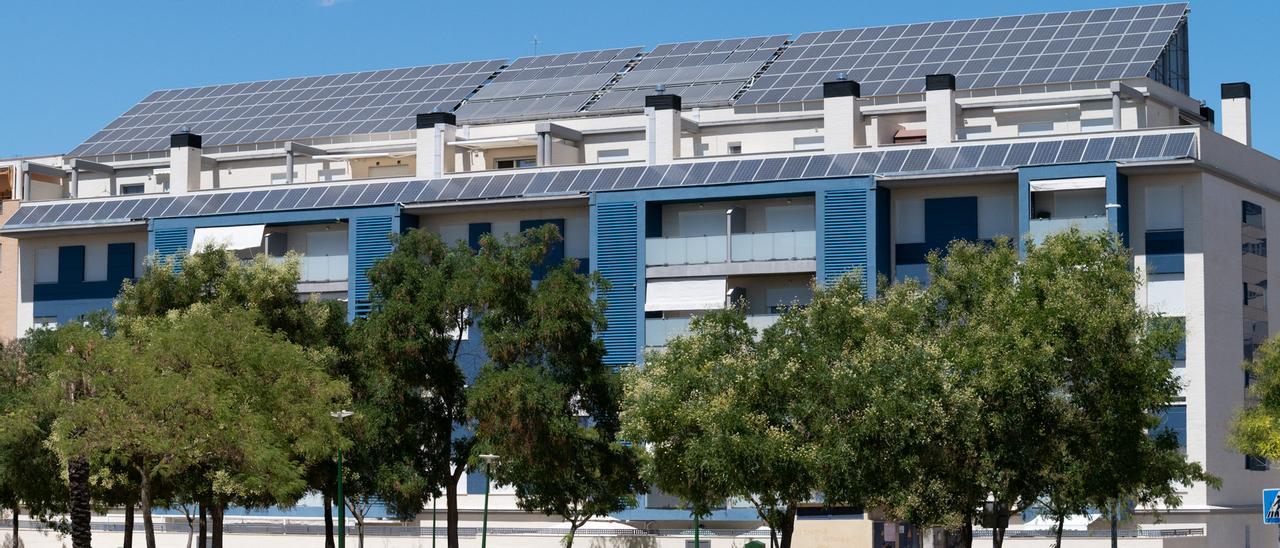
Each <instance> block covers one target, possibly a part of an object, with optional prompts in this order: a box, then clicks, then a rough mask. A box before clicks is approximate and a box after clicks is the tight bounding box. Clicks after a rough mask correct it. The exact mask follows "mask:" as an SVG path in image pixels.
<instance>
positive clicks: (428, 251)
mask: <svg viewBox="0 0 1280 548" xmlns="http://www.w3.org/2000/svg"><path fill="white" fill-rule="evenodd" d="M394 240H395V249H394V251H392V252H391V254H390V255H388V256H387V257H386V258H385V259H383V260H381V261H379V262H378V263H377V264H375V265H374V267H373V268H372V269H370V270H369V280H370V282H371V283H372V285H373V292H372V294H373V299H374V302H373V310H372V312H371V313H370V314H369V315H368V317H366V318H363V319H360V320H357V322H356V325H355V327H354V331H355V336H356V338H357V342H356V343H355V344H354V345H353V349H354V351H355V352H356V357H355V362H356V363H357V364H359V365H360V369H361V373H360V382H359V383H357V384H358V389H357V397H358V398H359V399H360V400H362V401H364V402H368V404H369V407H366V408H365V413H369V414H370V416H367V417H366V419H365V426H366V427H367V428H369V429H371V430H370V432H369V433H368V434H367V435H369V436H372V437H374V438H376V439H378V440H380V441H381V442H382V450H383V451H384V453H383V455H382V456H381V457H380V462H377V463H374V464H373V465H372V466H373V467H374V468H375V469H376V472H374V474H375V475H377V476H378V477H379V478H380V479H379V480H378V483H379V484H380V485H382V486H385V487H388V488H389V489H388V490H387V491H384V492H383V493H382V494H383V495H384V496H385V498H386V499H388V500H391V501H395V502H396V503H397V504H398V505H399V507H400V508H401V509H403V510H412V511H415V512H416V511H417V510H418V509H420V508H422V507H423V506H424V505H425V504H426V501H427V500H428V499H429V498H432V497H434V496H436V494H437V493H439V492H440V491H441V490H443V491H444V492H445V496H446V498H447V501H448V502H447V505H448V513H447V518H446V519H447V523H448V543H449V548H458V533H457V529H458V491H457V484H458V481H459V480H460V479H461V476H462V474H463V472H464V470H465V467H466V464H467V461H468V459H469V457H470V453H471V445H472V441H473V440H472V438H471V436H470V435H469V434H468V433H467V427H468V426H469V425H468V421H467V394H466V384H467V378H466V375H465V373H464V372H463V369H462V363H461V359H462V349H463V343H464V342H465V341H464V339H463V334H464V333H466V332H467V330H468V328H469V327H470V324H471V314H472V313H474V312H478V311H479V310H481V308H482V306H483V303H482V301H481V298H480V283H481V280H482V279H483V277H484V275H485V274H484V272H482V271H480V269H479V268H478V263H477V260H476V254H475V252H474V251H473V250H471V249H470V248H468V247H466V246H465V245H461V244H460V245H457V246H453V247H450V246H447V245H445V243H444V242H443V241H441V240H440V238H439V237H438V236H436V235H434V234H432V233H430V232H427V231H424V230H410V231H408V232H407V233H406V234H404V235H403V236H397V237H395V238H394ZM357 412H359V410H357ZM357 416H359V415H357ZM455 432H456V435H455Z"/></svg>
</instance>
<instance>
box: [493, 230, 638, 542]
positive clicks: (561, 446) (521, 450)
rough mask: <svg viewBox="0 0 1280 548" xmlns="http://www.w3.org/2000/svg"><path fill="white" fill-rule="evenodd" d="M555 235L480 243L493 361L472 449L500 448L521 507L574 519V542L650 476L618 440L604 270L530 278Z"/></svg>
mask: <svg viewBox="0 0 1280 548" xmlns="http://www.w3.org/2000/svg"><path fill="white" fill-rule="evenodd" d="M559 237H560V236H559V234H557V233H555V227H553V226H547V227H543V228H542V229H537V230H531V231H528V232H526V233H525V234H522V235H519V236H516V237H512V238H510V239H508V240H507V241H506V242H499V241H497V240H496V239H494V238H486V239H485V240H484V241H483V244H482V247H481V250H480V252H479V257H478V259H479V262H480V263H481V265H482V268H483V270H484V272H485V273H486V275H487V282H486V284H485V285H484V288H485V290H484V291H483V294H484V295H485V296H486V297H487V298H486V299H485V300H486V303H487V306H486V307H485V309H484V312H483V314H482V315H481V316H480V321H479V323H480V328H481V332H482V334H483V335H482V340H483V342H484V347H485V351H486V353H487V354H488V356H489V358H490V363H489V365H488V366H487V367H485V368H484V370H483V371H482V372H481V373H480V376H479V378H478V379H477V380H476V385H475V388H474V389H473V390H472V392H471V395H470V398H471V403H470V413H471V415H472V417H474V419H475V436H476V439H477V446H476V449H475V451H473V452H476V453H492V454H497V455H500V456H501V461H500V463H499V464H498V465H497V467H496V468H495V469H494V470H492V476H493V480H494V481H497V482H499V483H503V484H509V485H513V486H515V490H516V497H517V504H518V505H519V506H520V507H521V508H524V509H526V510H531V511H540V512H543V513H545V514H547V515H558V516H561V517H563V518H564V519H565V520H566V521H567V522H569V533H568V535H567V536H566V537H565V545H566V546H572V544H573V537H574V534H575V533H576V532H577V530H578V529H579V528H580V527H582V526H583V525H585V524H586V523H587V521H588V520H590V519H591V518H593V517H600V516H606V515H608V514H609V513H611V512H616V511H620V510H623V509H625V508H627V506H629V505H630V504H633V502H634V493H635V492H636V491H638V490H640V489H642V488H643V484H642V482H641V481H640V477H639V465H638V461H637V456H636V453H635V452H634V450H633V449H632V448H631V447H630V446H627V445H624V444H622V443H621V442H620V441H619V440H618V438H617V434H618V430H619V428H620V426H619V417H618V415H619V404H620V401H619V400H620V399H621V384H620V382H619V378H618V375H617V373H616V372H615V371H614V370H613V368H611V367H609V366H607V365H605V364H604V362H603V358H604V353H605V352H604V344H603V342H602V341H600V340H599V339H597V338H596V333H597V331H598V330H601V329H603V327H604V321H605V320H604V309H605V306H606V304H605V302H604V301H603V300H599V301H597V300H593V298H592V297H593V295H594V294H595V293H596V291H597V290H598V289H599V288H600V286H601V285H602V283H603V282H602V279H601V278H600V277H599V276H598V275H597V276H586V275H582V274H578V273H576V272H575V269H576V268H577V266H578V265H577V261H573V260H570V261H566V262H565V263H563V264H561V265H559V266H557V267H554V268H552V269H550V270H549V271H548V272H547V274H546V276H545V277H544V278H543V279H542V280H540V281H539V282H538V283H537V284H536V286H535V285H534V284H533V283H532V282H531V278H532V269H531V267H532V266H533V265H532V264H531V261H530V259H534V260H540V257H541V255H542V254H543V253H544V252H545V248H546V247H547V246H548V245H549V243H550V242H552V241H555V240H557V239H559ZM474 464H477V463H474V462H473V465H474Z"/></svg>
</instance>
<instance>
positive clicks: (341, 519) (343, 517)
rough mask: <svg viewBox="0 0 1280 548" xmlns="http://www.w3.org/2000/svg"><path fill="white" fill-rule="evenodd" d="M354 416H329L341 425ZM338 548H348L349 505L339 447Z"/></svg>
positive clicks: (342, 413) (348, 413)
mask: <svg viewBox="0 0 1280 548" xmlns="http://www.w3.org/2000/svg"><path fill="white" fill-rule="evenodd" d="M354 414H355V413H352V412H351V411H347V410H346V409H343V410H341V411H333V412H331V413H329V416H330V417H333V418H335V419H338V423H339V424H341V423H342V421H345V420H347V417H350V416H351V415H354ZM338 548H347V504H346V499H343V498H342V447H338Z"/></svg>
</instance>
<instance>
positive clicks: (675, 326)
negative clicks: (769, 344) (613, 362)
mask: <svg viewBox="0 0 1280 548" xmlns="http://www.w3.org/2000/svg"><path fill="white" fill-rule="evenodd" d="M780 317H782V316H781V315H779V314H755V315H749V316H747V325H748V326H751V328H752V329H755V330H756V331H757V332H760V331H764V329H765V328H767V327H769V326H771V325H773V324H775V323H777V322H778V318H780ZM691 321H693V318H648V319H646V320H645V321H644V345H645V346H646V347H649V348H657V347H662V346H666V345H667V341H670V340H671V339H674V338H676V337H679V336H681V335H688V334H689V323H690V322H691Z"/></svg>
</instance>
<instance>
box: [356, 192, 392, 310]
mask: <svg viewBox="0 0 1280 548" xmlns="http://www.w3.org/2000/svg"><path fill="white" fill-rule="evenodd" d="M351 227H352V228H351V229H352V230H353V231H354V232H355V246H354V249H353V250H352V253H353V255H354V256H355V260H354V261H353V262H354V265H353V267H354V268H355V271H354V272H353V273H352V276H351V296H350V299H351V305H350V306H351V312H352V314H353V315H354V316H361V317H362V316H365V315H367V314H368V313H369V310H370V308H371V307H372V305H373V302H372V296H371V294H372V291H373V285H372V284H371V283H370V282H369V269H370V268H373V265H374V263H377V262H378V260H379V259H382V258H383V257H386V256H387V255H390V254H391V237H390V235H391V227H392V222H391V217H358V218H356V219H354V220H352V221H351Z"/></svg>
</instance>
